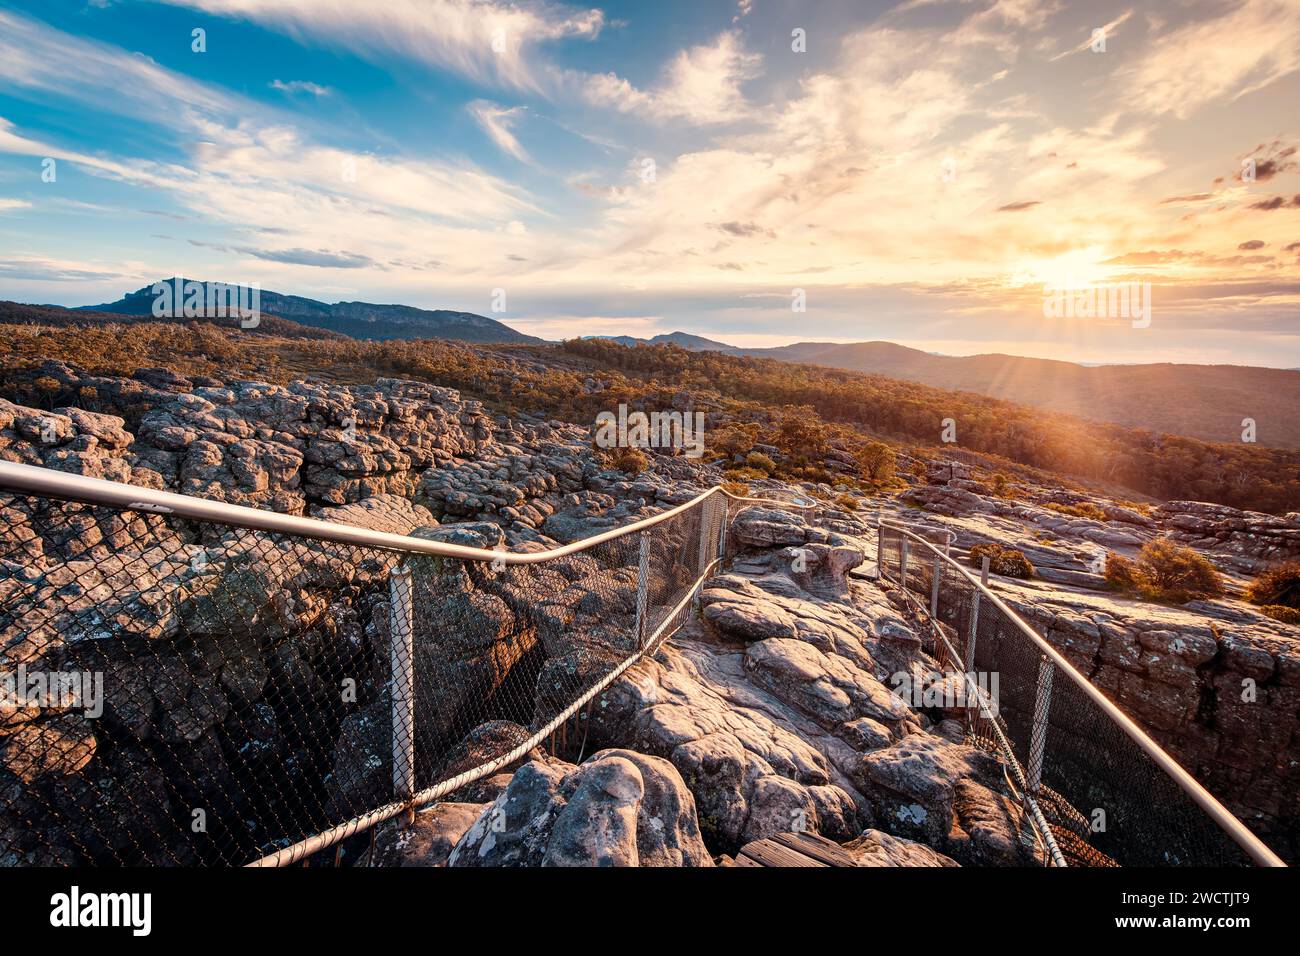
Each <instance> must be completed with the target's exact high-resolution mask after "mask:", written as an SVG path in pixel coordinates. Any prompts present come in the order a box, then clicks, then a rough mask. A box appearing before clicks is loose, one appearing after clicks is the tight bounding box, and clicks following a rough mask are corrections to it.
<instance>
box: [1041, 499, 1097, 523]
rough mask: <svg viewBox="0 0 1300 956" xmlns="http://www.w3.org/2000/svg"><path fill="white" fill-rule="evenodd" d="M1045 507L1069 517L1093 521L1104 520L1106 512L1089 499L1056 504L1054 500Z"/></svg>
mask: <svg viewBox="0 0 1300 956" xmlns="http://www.w3.org/2000/svg"><path fill="white" fill-rule="evenodd" d="M1045 507H1047V508H1049V509H1051V510H1052V511H1055V512H1057V513H1058V514H1063V515H1069V516H1070V517H1071V518H1091V519H1093V520H1094V521H1105V520H1106V512H1105V511H1103V510H1102V509H1101V508H1100V507H1099V506H1097V505H1095V504H1093V503H1092V502H1091V501H1081V502H1079V503H1078V504H1077V505H1058V504H1056V502H1049V503H1048V504H1047V505H1046V506H1045Z"/></svg>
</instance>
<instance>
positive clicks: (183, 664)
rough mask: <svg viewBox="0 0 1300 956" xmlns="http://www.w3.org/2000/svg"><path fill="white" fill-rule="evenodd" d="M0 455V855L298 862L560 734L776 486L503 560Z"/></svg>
mask: <svg viewBox="0 0 1300 956" xmlns="http://www.w3.org/2000/svg"><path fill="white" fill-rule="evenodd" d="M4 469H5V470H4V475H3V476H0V478H4V479H5V480H6V481H8V480H14V481H15V484H14V485H12V486H11V487H12V488H13V489H14V490H13V493H7V492H6V493H0V676H3V677H5V678H6V679H7V681H8V683H6V684H4V685H3V686H0V865H87V864H89V865H159V864H172V865H239V864H245V863H250V862H255V861H259V860H261V861H263V862H266V861H265V860H264V859H263V858H265V857H267V855H268V854H271V855H272V856H271V862H273V863H275V864H283V863H285V862H295V861H297V860H299V859H302V858H304V857H305V856H307V855H308V854H309V853H310V852H312V851H313V850H319V849H321V848H324V847H327V846H330V845H332V844H334V843H336V842H338V841H339V840H341V839H343V838H344V837H346V836H348V835H351V834H353V833H356V832H360V831H362V830H364V829H366V828H367V827H369V826H372V825H374V824H375V823H377V822H379V821H380V820H382V819H386V818H389V817H392V816H395V815H397V814H398V813H400V812H402V811H404V810H408V809H409V808H410V807H411V806H412V805H413V804H414V803H423V802H427V801H429V800H432V799H435V798H436V797H438V796H441V795H443V794H444V793H446V792H449V791H450V790H451V789H453V788H455V787H460V786H463V785H464V784H466V783H468V782H471V781H472V780H474V779H477V778H478V777H481V776H484V775H486V774H487V773H489V772H493V771H495V769H496V768H498V767H500V766H501V765H503V764H504V763H505V762H506V761H507V760H508V759H513V758H514V757H517V756H519V755H522V753H524V752H526V750H527V748H529V747H531V746H534V745H535V744H537V743H538V742H540V741H542V740H544V739H546V738H547V735H551V736H552V739H554V736H555V735H556V734H557V733H558V735H559V736H560V738H561V740H560V741H559V743H560V744H561V745H563V744H565V743H566V741H565V740H564V739H563V738H564V737H565V736H566V734H567V730H568V728H569V723H570V722H572V724H573V726H574V728H575V731H576V730H578V729H580V728H582V727H583V726H585V725H584V724H583V720H584V715H583V714H582V713H581V710H580V708H581V707H582V705H583V704H585V703H586V702H588V701H589V700H590V698H591V697H592V695H594V693H595V692H596V691H598V690H599V689H600V688H601V687H603V686H604V685H605V684H606V683H608V682H609V681H610V680H612V679H613V678H614V677H615V676H617V674H618V673H621V672H622V670H624V669H626V668H627V667H628V666H630V664H631V663H633V662H634V661H635V660H636V659H638V658H639V655H640V654H641V653H642V652H643V651H647V650H651V649H652V648H651V646H650V645H651V643H652V642H656V641H658V640H662V639H663V638H664V637H665V636H666V635H668V634H670V633H671V632H672V631H673V630H674V629H675V628H676V627H677V626H678V625H679V624H680V623H681V621H682V620H683V619H684V618H685V616H686V614H688V613H689V610H690V603H691V597H692V596H693V594H694V593H695V590H696V588H697V587H698V586H699V584H700V583H701V581H702V580H703V578H704V576H705V575H706V574H707V573H708V572H709V571H711V569H712V568H713V567H714V565H715V563H716V561H717V560H718V559H719V556H720V555H721V554H722V552H723V551H724V549H725V546H726V543H727V542H726V529H727V527H728V524H729V518H730V515H731V513H732V512H733V511H735V510H738V509H739V508H741V507H744V506H746V505H752V504H764V505H769V506H779V503H777V502H771V503H766V502H755V501H748V502H746V501H742V500H738V499H733V498H731V497H730V496H727V495H725V494H724V493H722V492H721V491H719V490H716V489H715V490H714V491H713V492H710V493H708V494H707V495H705V496H702V497H701V498H699V499H696V500H695V501H693V502H691V503H690V504H689V505H688V506H684V507H682V508H679V509H674V510H673V511H672V512H669V513H667V514H666V515H661V516H656V518H653V519H647V520H646V521H643V522H638V523H637V524H635V525H633V526H630V527H629V528H628V529H624V530H623V531H620V532H618V533H616V534H613V535H604V536H598V537H597V538H596V539H593V540H592V541H591V542H589V543H587V542H584V543H583V544H582V545H579V546H577V547H576V548H568V549H561V550H562V551H564V552H565V553H563V554H560V555H559V556H555V555H554V554H552V553H547V554H546V555H545V556H544V557H543V558H542V559H541V560H539V561H537V562H536V563H515V559H516V558H518V556H515V555H511V556H510V560H509V561H507V560H506V559H505V558H502V557H500V556H495V557H494V556H493V553H492V552H486V551H481V550H480V551H477V554H478V555H480V557H478V558H467V557H464V556H460V555H457V556H446V554H445V552H446V551H447V550H449V546H448V545H447V544H439V545H433V544H432V543H431V542H429V541H427V540H420V541H416V539H411V538H399V537H397V536H391V535H390V536H385V535H378V536H375V535H371V534H370V533H367V532H362V533H361V534H362V535H363V536H365V539H366V540H374V539H375V538H376V537H378V538H381V539H389V540H393V541H394V542H395V544H394V546H391V547H390V546H387V543H385V546H383V547H379V546H369V545H364V546H363V545H359V544H351V543H343V542H340V541H338V540H321V539H320V538H319V537H304V536H302V535H301V534H299V533H297V532H296V531H295V532H294V533H284V532H281V531H273V530H263V529H265V528H266V527H267V526H268V524H269V525H272V526H275V527H283V526H284V520H285V519H281V518H280V516H267V515H266V513H260V512H250V511H248V510H247V509H230V508H229V507H228V506H217V507H218V508H222V509H225V510H224V511H222V514H225V513H227V512H229V513H232V514H234V513H236V512H238V513H239V515H238V516H237V517H239V520H238V521H235V518H232V519H231V520H232V521H235V523H234V524H228V523H224V522H223V521H222V520H220V519H218V518H214V517H211V516H210V515H211V513H212V509H213V505H212V503H211V502H206V501H201V500H199V499H183V498H181V497H179V496H167V495H164V494H162V493H156V492H153V491H151V490H149V489H136V488H131V487H130V486H122V485H113V484H111V483H106V482H99V483H95V482H93V481H87V480H85V479H74V480H73V482H72V483H73V484H74V485H76V487H77V488H81V487H82V486H83V485H84V486H85V487H87V488H89V490H88V491H87V492H86V497H85V499H84V500H77V501H73V500H67V499H68V498H69V497H71V493H70V492H69V490H68V489H69V484H68V482H69V477H70V476H67V475H63V474H61V473H52V474H51V475H50V476H49V478H48V480H49V481H51V482H52V483H54V484H52V485H51V488H52V490H53V491H54V493H55V494H56V495H57V496H58V497H46V496H44V495H42V494H38V493H34V492H33V491H31V487H32V483H33V482H36V483H38V484H40V483H41V482H44V481H46V480H47V479H46V476H44V475H40V474H38V473H39V472H40V471H42V470H40V469H30V468H28V469H24V468H22V467H21V466H13V465H5V466H4ZM10 472H12V473H13V474H12V475H11V474H10ZM33 475H35V476H36V477H33ZM4 483H5V482H4V481H0V486H3V485H4ZM40 486H41V487H44V485H43V484H40ZM137 498H138V499H140V500H138V501H137V500H135V499H137ZM90 502H98V503H90ZM105 502H113V503H111V504H110V503H105ZM123 502H129V504H123ZM178 510H180V511H190V512H191V516H189V517H187V516H184V514H181V513H177V511H178ZM193 515H200V516H201V517H194V516H193ZM249 515H252V516H253V518H252V519H250V518H249V517H248V516H249ZM271 519H276V520H271ZM250 522H251V524H252V527H250V526H249V525H250ZM259 525H260V528H261V529H259V530H254V528H255V527H258V526H259ZM329 528H330V530H331V533H332V534H333V533H336V532H337V533H341V534H343V536H344V537H345V538H346V540H348V541H351V540H355V536H354V535H353V532H354V531H355V530H356V529H351V528H345V527H344V526H340V525H331V526H329ZM449 529H450V538H451V540H453V541H455V540H456V535H457V534H458V532H457V531H456V526H454V525H451V526H443V528H442V529H441V530H440V532H439V535H441V534H442V532H446V531H448V530H449ZM304 533H305V532H304ZM435 537H438V535H435ZM441 540H444V541H445V540H446V536H443V537H442V539H441ZM467 540H468V539H467ZM415 544H418V545H420V546H421V547H420V548H415V547H414V545H415ZM452 550H454V547H453V548H452ZM428 551H434V552H438V553H426V552H428ZM571 744H572V746H571V747H570V750H569V753H570V754H571V755H572V756H575V757H576V756H579V755H580V754H581V750H582V747H583V746H584V744H583V742H582V739H581V737H578V738H577V739H576V740H575V741H573V742H571Z"/></svg>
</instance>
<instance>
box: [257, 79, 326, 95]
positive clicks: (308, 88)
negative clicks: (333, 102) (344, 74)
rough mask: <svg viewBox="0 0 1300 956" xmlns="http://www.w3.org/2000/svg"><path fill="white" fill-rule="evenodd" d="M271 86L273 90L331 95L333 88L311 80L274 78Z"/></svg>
mask: <svg viewBox="0 0 1300 956" xmlns="http://www.w3.org/2000/svg"><path fill="white" fill-rule="evenodd" d="M270 87H271V89H273V90H279V91H280V92H282V93H310V94H311V95H312V96H317V97H319V96H329V95H330V94H331V93H332V92H333V90H331V89H330V88H329V87H328V86H321V85H320V84H319V83H312V82H311V81H310V80H289V81H288V82H285V81H284V80H272V81H271V83H270Z"/></svg>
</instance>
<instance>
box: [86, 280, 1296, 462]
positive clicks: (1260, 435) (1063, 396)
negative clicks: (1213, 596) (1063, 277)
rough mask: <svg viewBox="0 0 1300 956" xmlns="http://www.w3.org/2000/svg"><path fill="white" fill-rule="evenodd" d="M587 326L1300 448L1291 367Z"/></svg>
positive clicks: (421, 317) (424, 313)
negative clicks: (944, 351) (760, 343)
mask: <svg viewBox="0 0 1300 956" xmlns="http://www.w3.org/2000/svg"><path fill="white" fill-rule="evenodd" d="M164 281H167V282H172V281H173V280H164ZM154 298H155V296H154V293H153V291H152V286H146V287H145V288H142V289H137V290H136V291H135V292H131V293H128V294H127V295H125V296H124V297H123V298H121V299H118V300H117V301H116V302H106V303H103V304H101V305H92V306H85V307H83V309H82V311H93V312H96V313H110V314H118V315H129V316H149V315H151V314H152V311H153V303H154ZM261 308H262V312H263V313H264V314H266V315H268V316H278V317H281V318H284V319H289V320H291V321H293V322H297V323H299V324H301V325H305V326H309V327H313V328H318V329H322V330H325V331H327V332H332V333H337V334H343V335H347V336H351V337H352V338H357V339H374V340H382V339H426V338H443V339H455V340H460V341H465V342H477V343H490V344H535V345H541V344H545V342H544V340H543V339H540V338H537V337H536V336H531V335H526V334H524V333H522V332H518V331H516V330H515V329H512V328H510V327H509V326H508V325H505V324H504V323H501V322H498V321H496V320H495V319H490V318H488V317H486V316H483V315H476V314H475V313H472V312H457V311H451V310H447V309H420V308H416V307H414V306H408V305H381V304H375V303H370V302H335V303H332V304H331V303H326V302H322V301H319V300H316V299H310V298H306V297H304V296H297V295H285V294H283V293H279V292H272V291H268V290H262V292H261ZM591 337H592V338H602V339H609V340H611V341H614V342H617V343H619V344H621V345H626V346H636V345H642V344H648V345H663V344H671V345H676V346H679V347H681V348H684V349H687V350H688V351H692V352H702V351H716V352H721V353H725V354H728V355H739V356H753V357H756V358H768V359H776V360H778V361H782V362H792V363H798V364H807V365H820V366H825V367H829V368H837V369H844V370H847V371H853V372H866V373H871V374H876V375H884V376H887V377H889V378H895V379H904V380H907V381H914V382H919V383H921V384H924V385H930V386H934V387H937V388H946V389H956V390H960V391H967V392H973V393H976V394H981V395H988V396H991V397H995V398H1002V399H1006V400H1009V401H1013V402H1017V403H1020V404H1024V405H1030V406H1034V407H1038V408H1043V409H1049V410H1052V411H1061V412H1068V413H1070V414H1073V415H1078V416H1080V417H1083V418H1088V419H1091V420H1093V421H1099V422H1113V423H1115V424H1120V425H1128V426H1131V427H1136V428H1143V429H1147V430H1149V431H1153V432H1165V433H1171V434H1178V435H1187V436H1190V437H1193V438H1200V439H1204V440H1207V441H1218V442H1234V443H1235V442H1241V441H1244V440H1246V437H1245V436H1247V435H1248V434H1249V429H1250V427H1251V423H1252V422H1253V429H1254V432H1253V435H1254V440H1255V441H1256V442H1258V443H1259V444H1261V445H1266V446H1270V447H1276V448H1300V371H1297V370H1294V369H1270V368H1257V367H1252V366H1242V365H1180V364H1173V363H1157V364H1146V365H1095V366H1088V365H1082V364H1078V363H1075V362H1063V361H1058V360H1054V359H1040V358H1027V357H1024V356H1017V355H1004V354H998V353H994V354H986V355H969V356H952V355H937V354H934V353H930V352H923V351H921V350H919V349H913V348H908V347H906V346H903V345H897V344H894V343H892V342H852V343H834V342H798V343H795V344H793V345H783V346H778V347H775V348H739V347H736V346H732V345H728V344H727V343H725V342H720V341H717V340H714V339H709V338H705V337H703V336H700V335H694V334H692V333H689V332H681V331H677V332H668V333H663V334H660V335H656V336H654V337H653V338H649V339H643V338H637V337H635V336H630V335H616V336H591Z"/></svg>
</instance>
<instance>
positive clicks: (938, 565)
mask: <svg viewBox="0 0 1300 956" xmlns="http://www.w3.org/2000/svg"><path fill="white" fill-rule="evenodd" d="M942 577H943V558H941V557H939V556H938V555H937V554H936V555H935V556H934V581H933V582H931V584H930V617H931V618H937V617H938V616H939V579H940V578H942Z"/></svg>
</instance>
